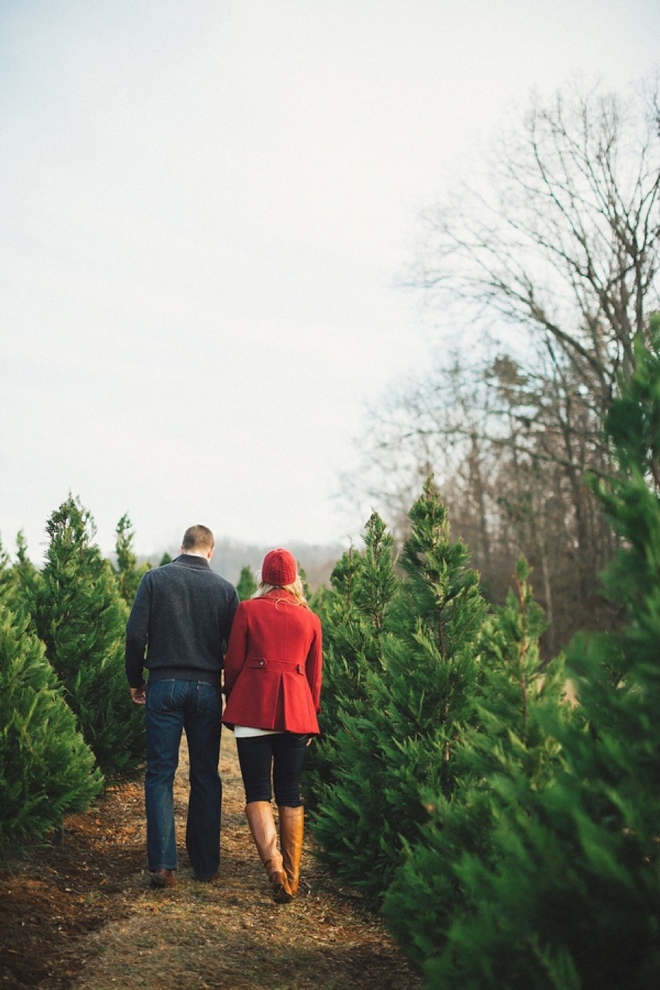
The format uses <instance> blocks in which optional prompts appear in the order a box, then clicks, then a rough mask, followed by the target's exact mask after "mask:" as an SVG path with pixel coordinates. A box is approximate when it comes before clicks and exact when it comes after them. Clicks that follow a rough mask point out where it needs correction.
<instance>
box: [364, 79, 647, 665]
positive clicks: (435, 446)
mask: <svg viewBox="0 0 660 990" xmlns="http://www.w3.org/2000/svg"><path fill="white" fill-rule="evenodd" d="M659 119H660V115H659V114H658V100H657V91H656V92H653V93H651V95H650V97H649V96H648V94H647V95H645V94H644V93H643V92H640V91H638V92H636V93H635V94H633V95H631V96H629V97H624V96H622V95H617V94H611V93H604V92H602V91H601V90H600V89H598V88H596V89H594V90H593V91H591V92H587V93H585V92H584V91H581V90H580V89H579V88H576V87H574V88H572V89H571V90H569V91H567V92H566V93H564V94H560V95H558V96H557V97H556V98H555V99H554V101H553V102H552V103H551V104H549V105H544V104H542V103H541V101H539V100H538V98H534V99H532V101H531V104H530V107H529V110H528V112H527V113H526V114H525V115H524V117H523V119H522V121H521V122H520V123H519V124H518V125H517V126H515V127H514V128H512V129H509V130H508V131H505V132H503V133H501V134H500V136H499V137H498V140H497V143H496V145H495V149H494V153H493V157H492V160H491V162H490V163H489V165H488V168H487V172H486V178H485V179H484V177H483V176H482V177H481V178H477V179H475V180H474V181H473V182H472V183H468V182H464V183H462V184H461V186H460V188H459V189H458V191H457V193H456V195H455V196H453V197H452V199H451V200H447V201H446V202H443V203H441V204H439V205H436V206H434V207H433V208H432V209H429V210H428V211H427V212H426V214H425V216H424V218H423V223H424V229H425V236H424V242H423V247H422V249H421V251H420V256H419V258H418V260H417V263H416V265H415V268H414V272H413V276H412V283H413V284H414V285H416V286H418V287H420V288H422V289H423V290H424V292H425V293H426V298H427V299H428V300H429V302H430V303H431V304H432V305H433V306H434V307H435V309H436V311H437V312H445V313H451V314H452V316H453V318H454V319H455V320H458V322H457V323H455V325H454V328H453V330H454V332H453V337H454V340H455V339H456V329H457V327H460V328H461V329H462V330H463V334H464V337H463V339H464V346H463V348H462V350H461V351H459V352H458V353H457V354H456V356H455V357H454V359H453V361H452V362H448V361H447V360H445V361H440V362H439V364H438V365H437V366H436V367H435V368H434V369H433V370H432V372H431V373H430V374H427V375H426V376H425V377H424V378H423V379H421V380H418V381H417V382H414V383H409V384H408V385H407V386H405V387H403V388H401V389H399V391H398V392H393V393H391V395H390V397H389V399H388V400H387V402H385V403H384V404H383V406H382V407H381V408H380V409H379V410H377V411H375V412H373V413H372V415H371V419H370V422H369V429H368V431H367V434H366V435H365V437H364V439H363V450H364V453H365V466H367V467H368V471H367V472H366V474H365V475H364V476H363V479H358V484H362V486H363V488H364V487H366V488H369V490H370V495H371V498H372V499H373V500H375V501H378V498H379V497H380V499H381V500H385V501H386V502H389V505H390V507H392V508H393V507H394V503H395V502H396V499H397V497H399V496H400V495H401V493H402V492H405V495H406V496H407V495H408V494H409V492H408V491H407V490H406V488H407V487H408V488H410V486H411V484H412V485H414V484H418V478H419V476H420V474H422V473H424V472H426V471H428V470H429V469H433V470H434V471H435V473H436V476H437V477H438V479H439V481H440V484H441V486H442V490H443V494H444V495H445V498H446V499H447V501H448V503H449V504H450V507H451V508H452V518H453V519H454V528H455V529H459V531H460V532H461V533H462V535H464V537H465V538H466V539H467V541H468V542H469V543H470V545H471V547H472V549H473V551H474V553H475V557H476V560H477V563H478V565H479V566H480V567H481V568H482V570H483V572H484V575H485V577H486V578H487V580H489V581H490V582H491V584H492V586H493V594H494V596H495V597H497V596H498V588H497V584H498V574H499V572H500V569H501V568H504V569H505V573H508V571H509V569H510V557H511V556H515V555H516V554H517V552H519V550H520V549H523V550H524V551H525V552H526V553H527V555H528V556H529V557H530V560H531V561H532V563H534V564H535V566H537V567H538V568H539V570H540V575H541V579H542V584H543V589H544V590H543V596H544V597H545V605H546V612H547V614H548V617H549V620H550V633H549V638H550V640H553V639H554V637H555V630H556V631H557V638H558V639H560V640H562V639H565V638H566V636H567V635H569V634H570V632H571V631H572V629H573V628H574V626H575V625H576V624H581V623H582V622H584V610H585V609H590V610H591V612H592V618H593V615H594V614H595V612H596V611H597V610H598V609H599V608H600V606H599V605H597V604H596V603H595V601H594V591H595V588H596V586H597V574H598V571H599V569H600V568H602V566H603V565H604V563H605V562H606V561H607V559H608V557H609V556H611V553H612V549H613V548H612V544H611V537H610V534H609V530H608V527H607V526H606V525H604V522H603V520H602V518H601V516H600V514H599V512H598V511H597V509H596V507H595V506H594V504H593V502H592V500H591V498H590V496H589V494H588V492H587V490H586V489H585V487H584V484H583V475H584V469H585V466H590V467H592V468H595V469H597V470H604V469H606V468H607V466H608V464H609V450H608V449H607V446H606V444H605V441H604V440H603V438H602V434H601V424H602V420H603V416H604V414H605V411H606V410H607V408H608V406H609V404H610V402H611V400H612V398H613V397H614V395H615V394H616V392H617V389H618V382H619V380H620V377H621V376H623V377H626V376H627V375H628V374H629V372H630V369H631V366H632V357H633V347H634V341H635V339H636V338H637V337H638V336H640V335H642V336H643V335H644V334H646V332H647V328H648V321H649V317H650V315H651V313H653V312H654V311H655V310H657V309H658V308H659V307H660V299H659V285H660V280H659V276H658V271H659V266H660V127H659ZM486 339H488V340H489V341H490V343H489V345H488V347H485V346H484V342H485V341H486ZM475 344H476V345H477V347H476V351H475ZM480 347H481V354H480V357H479V360H475V358H474V354H475V353H478V352H479V348H480ZM366 477H368V478H369V481H368V482H367V483H366V484H365V482H364V478H366ZM596 621H597V620H596ZM549 646H550V647H551V648H553V647H554V642H551V643H550V644H549Z"/></svg>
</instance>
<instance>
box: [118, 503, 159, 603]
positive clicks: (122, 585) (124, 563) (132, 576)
mask: <svg viewBox="0 0 660 990" xmlns="http://www.w3.org/2000/svg"><path fill="white" fill-rule="evenodd" d="M116 534H117V540H116V543H115V552H116V554H117V569H116V572H115V573H116V575H117V583H118V586H119V594H120V595H121V597H122V598H123V599H124V601H125V602H126V604H127V605H128V607H129V608H130V607H131V605H132V604H133V599H134V598H135V592H136V591H137V589H138V585H139V583H140V581H141V580H142V576H143V574H144V573H145V572H146V571H148V570H149V568H150V567H151V564H149V563H147V564H143V565H142V566H141V567H140V566H138V562H137V557H136V556H135V554H134V553H133V537H134V534H133V527H132V525H131V520H130V519H129V517H128V515H127V514H124V515H123V516H122V517H121V519H120V520H119V522H118V523H117V530H116Z"/></svg>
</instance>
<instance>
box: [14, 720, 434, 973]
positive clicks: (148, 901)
mask: <svg viewBox="0 0 660 990" xmlns="http://www.w3.org/2000/svg"><path fill="white" fill-rule="evenodd" d="M220 769H221V773H222V779H223V785H224V798H223V829H222V864H221V868H220V874H219V876H218V878H217V879H216V880H215V881H213V882H212V883H210V884H202V883H198V882H197V881H195V880H194V879H193V876H192V871H191V869H190V867H189V865H188V862H187V859H186V857H185V852H182V851H183V850H184V830H185V812H186V803H187V780H186V776H187V754H186V750H185V745H184V746H183V747H182V752H181V766H180V768H179V772H178V773H177V780H176V785H175V809H176V815H177V830H178V845H179V851H180V868H179V871H178V883H177V885H176V887H174V888H171V889H168V890H164V891H153V890H152V889H151V888H150V887H149V874H148V872H147V870H146V863H145V853H144V806H143V799H142V788H141V786H138V785H130V786H125V787H122V788H114V789H112V790H111V791H110V792H109V793H108V795H107V796H106V798H105V799H104V800H103V801H101V802H99V803H98V804H97V805H96V806H95V808H94V809H93V810H92V811H91V812H90V813H88V814H87V815H77V816H74V817H72V818H70V819H68V821H67V823H66V827H65V829H64V832H63V837H62V841H61V843H60V844H59V845H57V846H53V847H52V848H45V849H41V850H39V849H37V848H35V849H34V850H33V851H32V852H31V855H30V858H29V859H20V860H16V861H15V862H14V863H12V872H11V873H10V872H3V873H1V874H0V947H1V948H0V952H1V955H0V988H4V987H12V988H14V987H15V988H24V987H30V988H39V990H41V988H43V990H46V988H48V990H110V988H126V990H134V988H135V990H137V988H141V987H147V988H154V990H156V988H161V987H162V988H168V990H169V988H175V987H176V988H180V990H203V988H207V987H208V988H213V990H216V988H223V990H303V988H307V987H314V988H317V990H349V988H351V990H354V988H359V990H372V988H374V990H375V988H378V990H415V988H417V987H419V985H420V984H419V980H418V978H417V977H416V976H415V974H414V973H413V972H412V971H411V970H410V968H409V967H408V965H407V964H406V962H405V960H404V959H403V958H402V957H401V955H400V953H399V952H398V950H397V948H396V945H395V944H394V943H393V942H392V940H391V939H390V938H389V937H388V936H387V935H386V933H385V932H384V930H383V928H382V926H381V925H380V924H379V922H378V921H376V920H374V919H373V918H372V917H370V916H369V915H368V914H366V912H364V911H363V910H362V908H361V905H360V904H359V901H355V902H354V903H353V902H350V901H346V900H345V899H342V898H341V897H340V896H339V895H338V893H337V892H336V891H335V890H333V886H332V883H331V880H330V878H329V877H327V876H326V875H325V874H324V873H323V872H322V871H321V870H320V869H319V868H318V866H317V865H316V863H315V861H314V859H313V857H312V855H311V854H310V853H309V851H308V849H306V850H305V854H304V857H303V867H302V877H303V882H302V884H301V887H302V888H303V890H302V891H301V894H300V895H299V896H298V898H297V899H296V900H295V901H293V902H292V903H291V904H287V905H277V904H274V903H273V901H272V900H270V897H269V893H268V887H267V883H266V875H265V872H264V870H263V867H262V866H261V864H260V863H259V861H258V859H257V856H256V850H255V849H254V846H253V845H252V840H251V838H250V835H249V832H248V829H247V825H246V823H245V818H244V815H243V790H242V786H241V781H240V773H239V770H238V761H237V759H236V750H235V746H234V742H233V736H232V735H231V733H229V732H225V733H223V747H222V755H221V761H220Z"/></svg>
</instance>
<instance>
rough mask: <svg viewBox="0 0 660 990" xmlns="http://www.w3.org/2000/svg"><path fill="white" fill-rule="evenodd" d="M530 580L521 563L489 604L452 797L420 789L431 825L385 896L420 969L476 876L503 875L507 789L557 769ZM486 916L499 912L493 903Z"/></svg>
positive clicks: (463, 906) (558, 671)
mask: <svg viewBox="0 0 660 990" xmlns="http://www.w3.org/2000/svg"><path fill="white" fill-rule="evenodd" d="M528 578H529V568H528V566H527V563H526V562H525V560H524V559H522V558H521V559H520V560H519V561H518V565H517V567H516V573H515V576H514V588H513V589H512V590H511V591H510V592H509V595H508V598H507V603H506V605H505V606H504V607H502V608H495V610H494V614H493V615H492V616H491V617H490V618H489V619H488V620H487V622H486V623H485V624H484V626H483V629H482V636H481V644H480V654H481V676H480V679H479V686H478V689H477V694H476V709H477V715H478V720H477V722H476V724H475V725H474V726H473V727H471V728H469V729H468V730H467V731H466V732H465V733H464V734H463V736H462V738H461V740H460V741H459V744H458V745H457V747H456V750H455V753H454V760H455V767H456V771H457V773H458V775H459V776H460V782H459V784H458V786H457V787H456V788H455V790H454V792H453V793H452V794H451V795H450V796H448V795H447V794H443V793H433V792H431V791H430V790H429V791H427V792H426V793H425V795H424V799H425V804H426V807H427V809H428V811H429V812H430V814H431V820H430V822H429V823H428V824H426V825H424V826H423V827H422V829H421V835H420V838H419V840H418V841H416V842H415V843H414V844H413V845H412V846H410V847H408V849H407V855H406V858H405V861H404V862H403V864H402V866H401V868H400V869H399V871H398V873H397V876H396V878H395V880H394V882H393V884H392V886H391V887H390V889H389V891H388V894H387V897H386V901H385V905H384V914H385V916H386V918H387V919H388V922H389V926H390V928H391V929H392V930H393V932H394V933H395V934H396V936H397V938H398V940H399V941H400V943H401V944H402V945H403V947H404V948H405V950H406V952H407V953H408V955H409V956H410V957H411V958H412V959H413V960H414V961H415V962H416V963H418V964H420V965H422V964H423V963H425V962H426V961H428V960H433V959H434V957H436V956H437V955H439V954H440V953H441V952H442V950H443V949H444V948H445V947H446V945H447V941H448V938H449V937H452V938H457V937H458V935H459V934H460V932H461V930H462V928H461V926H462V924H463V922H464V919H465V918H466V917H467V918H468V919H469V918H470V917H471V915H472V914H473V912H474V911H475V910H476V908H477V906H478V905H477V904H476V903H475V901H474V900H473V897H472V886H471V882H470V880H471V877H472V874H473V873H474V871H481V870H482V869H483V868H484V865H485V864H488V866H489V868H491V869H499V870H504V869H506V859H505V858H504V857H503V856H502V850H501V848H500V847H499V845H498V842H497V841H496V840H497V835H498V833H499V832H500V831H502V832H503V833H504V834H505V835H506V833H507V831H508V829H509V817H510V814H511V800H510V798H511V793H512V791H513V790H514V789H515V788H516V787H529V788H530V789H531V790H533V791H538V790H542V789H544V788H546V787H548V786H550V785H551V784H552V782H553V780H554V777H555V774H556V772H557V770H558V769H560V768H561V767H562V766H563V763H562V753H561V747H560V745H559V743H558V742H557V739H556V735H552V734H550V733H549V731H548V723H550V725H552V726H553V727H554V728H556V725H555V723H556V721H557V719H558V718H559V719H563V718H570V717H571V709H570V708H569V707H568V705H567V704H566V702H565V700H564V698H563V695H564V691H565V681H566V675H565V670H564V663H563V659H562V658H561V657H560V658H558V659H557V660H554V661H553V662H552V663H550V664H546V665H544V666H542V665H541V662H540V657H539V646H538V640H539V636H540V635H541V633H542V632H543V629H544V625H545V623H544V617H543V613H542V610H541V609H540V608H539V606H538V605H536V603H535V602H534V600H533V596H532V589H531V587H530V585H529V581H528ZM482 910H483V912H484V914H485V913H486V908H485V906H482ZM492 911H493V914H494V915H495V916H496V915H497V911H498V905H497V903H493V904H492ZM448 954H449V953H448ZM443 978H444V977H443ZM433 985H435V984H433ZM439 985H442V983H440V984H439ZM447 985H448V986H450V985H454V984H450V983H448V984H447ZM456 985H457V984H456ZM502 985H503V986H504V985H506V984H505V983H503V984H502Z"/></svg>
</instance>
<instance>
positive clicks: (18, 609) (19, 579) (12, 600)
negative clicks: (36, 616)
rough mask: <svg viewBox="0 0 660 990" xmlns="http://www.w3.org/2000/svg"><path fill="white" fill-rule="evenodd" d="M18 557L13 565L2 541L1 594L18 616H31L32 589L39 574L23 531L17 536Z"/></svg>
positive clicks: (0, 552) (0, 558)
mask: <svg viewBox="0 0 660 990" xmlns="http://www.w3.org/2000/svg"><path fill="white" fill-rule="evenodd" d="M16 557H17V560H16V563H15V564H13V565H12V564H11V562H10V559H9V554H7V552H6V551H5V549H4V547H3V546H2V543H0V596H1V597H2V600H3V601H4V602H5V605H6V607H8V608H11V610H12V611H13V612H14V613H15V614H16V615H17V616H19V615H20V616H28V617H29V615H30V609H29V598H30V589H33V588H34V587H35V585H36V583H37V581H38V579H39V574H38V572H37V570H36V568H35V567H34V565H33V564H32V562H31V560H30V559H29V557H28V555H27V546H26V543H25V537H24V535H23V533H22V531H21V532H19V533H18V535H17V537H16Z"/></svg>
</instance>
